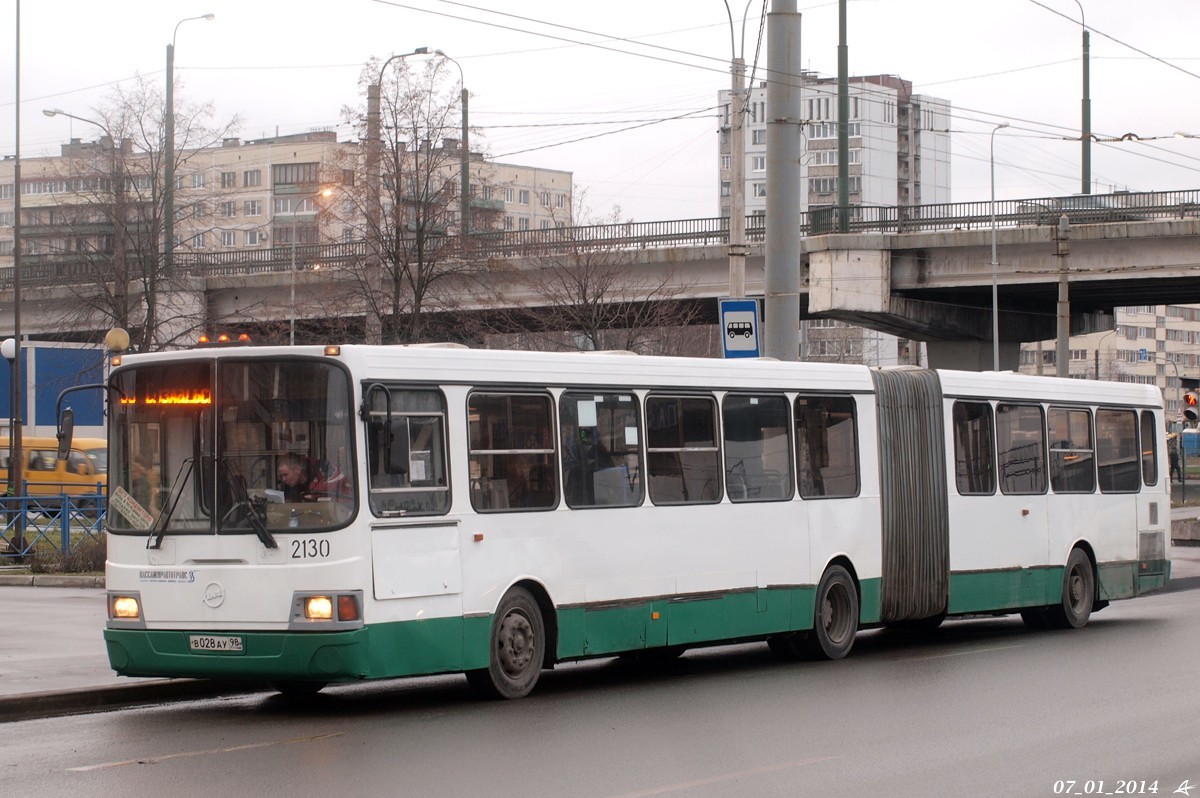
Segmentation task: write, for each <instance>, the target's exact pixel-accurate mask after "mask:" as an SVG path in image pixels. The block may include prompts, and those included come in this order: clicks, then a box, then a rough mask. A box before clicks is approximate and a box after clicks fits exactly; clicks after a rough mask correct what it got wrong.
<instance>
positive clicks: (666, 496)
mask: <svg viewBox="0 0 1200 798" xmlns="http://www.w3.org/2000/svg"><path fill="white" fill-rule="evenodd" d="M716 410H717V403H716V402H715V401H713V399H712V398H710V397H707V396H652V397H650V398H649V399H647V400H646V428H647V430H648V432H647V437H648V440H647V443H648V446H647V449H646V461H647V466H648V467H649V473H650V499H651V501H653V502H654V503H655V504H714V503H716V502H719V501H721V477H720V473H721V472H720V454H721V453H720V450H719V448H718V446H717V413H716Z"/></svg>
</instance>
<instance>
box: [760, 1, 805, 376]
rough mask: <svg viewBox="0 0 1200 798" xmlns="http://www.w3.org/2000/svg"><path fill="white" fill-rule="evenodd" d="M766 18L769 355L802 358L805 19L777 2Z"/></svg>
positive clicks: (766, 350) (786, 4)
mask: <svg viewBox="0 0 1200 798" xmlns="http://www.w3.org/2000/svg"><path fill="white" fill-rule="evenodd" d="M771 9H772V10H771V12H770V14H768V15H767V58H768V70H767V72H768V75H769V79H770V82H769V83H768V84H767V108H768V109H769V114H770V118H769V119H768V120H767V196H768V197H769V198H770V201H769V202H767V256H766V272H767V273H766V292H765V293H766V297H765V300H766V301H765V303H764V305H765V310H766V318H765V319H764V324H765V327H766V336H765V341H764V342H765V344H766V346H765V348H764V354H765V355H767V356H768V357H773V358H776V359H777V360H784V361H796V360H798V359H799V357H800V236H798V235H796V229H797V227H798V226H799V222H800V207H801V201H800V197H801V194H800V192H801V191H802V190H803V188H804V186H802V185H801V179H800V178H801V173H800V152H801V146H800V133H801V124H802V119H801V113H802V111H801V107H800V75H799V72H800V69H799V64H800V14H799V13H797V12H796V0H774V2H773V3H772V4H771Z"/></svg>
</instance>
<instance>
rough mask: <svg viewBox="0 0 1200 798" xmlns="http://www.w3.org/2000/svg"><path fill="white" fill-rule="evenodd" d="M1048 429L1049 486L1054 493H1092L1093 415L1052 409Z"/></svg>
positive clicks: (1093, 467)
mask: <svg viewBox="0 0 1200 798" xmlns="http://www.w3.org/2000/svg"><path fill="white" fill-rule="evenodd" d="M1046 418H1047V423H1048V426H1049V430H1050V487H1051V489H1052V490H1053V491H1054V492H1055V493H1092V492H1094V491H1095V490H1096V469H1095V464H1094V463H1095V460H1094V458H1093V447H1092V412H1091V411H1090V410H1068V409H1066V408H1062V407H1052V408H1050V412H1049V414H1048V415H1047V417H1046Z"/></svg>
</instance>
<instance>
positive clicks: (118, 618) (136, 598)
mask: <svg viewBox="0 0 1200 798" xmlns="http://www.w3.org/2000/svg"><path fill="white" fill-rule="evenodd" d="M105 601H106V602H107V604H108V628H109V629H145V628H146V618H145V617H144V616H143V615H142V595H141V593H139V592H138V591H136V590H131V591H122V592H118V591H112V592H110V593H108V594H107V595H106V597H105Z"/></svg>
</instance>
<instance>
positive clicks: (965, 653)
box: [913, 643, 1024, 662]
mask: <svg viewBox="0 0 1200 798" xmlns="http://www.w3.org/2000/svg"><path fill="white" fill-rule="evenodd" d="M1009 648H1024V644H1023V643H1022V644H1019V645H1014V646H991V647H990V648H975V649H971V650H970V651H954V652H952V653H950V654H934V655H933V656H929V657H913V661H915V662H921V661H922V660H927V659H947V658H949V657H969V656H971V655H972V654H987V653H988V652H991V651H1004V650H1005V649H1009Z"/></svg>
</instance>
